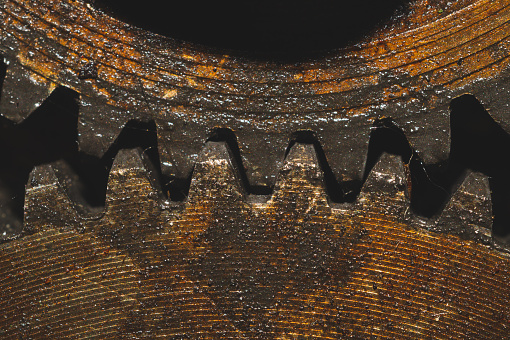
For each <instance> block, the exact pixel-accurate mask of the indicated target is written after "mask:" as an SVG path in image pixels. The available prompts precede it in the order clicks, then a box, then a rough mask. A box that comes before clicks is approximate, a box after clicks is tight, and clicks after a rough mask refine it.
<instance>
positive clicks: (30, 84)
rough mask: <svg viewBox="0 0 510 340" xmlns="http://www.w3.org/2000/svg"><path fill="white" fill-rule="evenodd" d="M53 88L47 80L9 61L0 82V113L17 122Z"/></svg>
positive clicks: (31, 110)
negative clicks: (0, 88) (0, 87)
mask: <svg viewBox="0 0 510 340" xmlns="http://www.w3.org/2000/svg"><path fill="white" fill-rule="evenodd" d="M54 88H55V86H54V84H52V83H51V82H50V81H49V80H47V79H45V78H43V77H41V76H39V75H38V74H35V73H33V72H31V71H29V70H28V69H26V68H25V67H23V66H22V65H21V64H20V63H19V62H17V61H11V62H9V65H8V66H7V69H6V71H5V77H4V79H3V83H2V93H1V97H0V114H2V115H3V116H4V117H6V118H8V119H10V120H12V121H14V122H16V123H19V122H21V121H23V120H24V119H25V118H27V117H28V116H29V115H30V114H31V113H32V112H33V111H34V110H35V109H37V108H38V107H39V106H40V105H41V104H42V103H43V102H44V101H45V99H46V98H48V96H49V95H50V94H51V92H52V91H53V89H54Z"/></svg>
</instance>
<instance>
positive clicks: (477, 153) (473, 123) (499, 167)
mask: <svg viewBox="0 0 510 340" xmlns="http://www.w3.org/2000/svg"><path fill="white" fill-rule="evenodd" d="M450 110H451V115H450V124H451V134H452V143H451V154H450V162H449V164H448V167H447V170H446V176H445V178H446V180H447V181H449V180H451V178H452V177H455V176H457V175H458V173H459V172H461V171H462V170H463V169H466V168H468V169H472V170H474V171H478V172H481V173H483V174H485V175H486V176H489V182H490V186H491V191H492V207H493V215H494V225H493V234H494V235H495V236H497V237H500V238H508V237H509V236H510V176H509V174H510V162H509V160H508V152H509V150H510V135H508V133H506V132H505V130H503V128H502V127H501V126H499V124H498V123H496V122H495V121H494V120H493V119H492V117H491V116H490V115H489V113H488V112H487V111H486V110H485V109H484V107H483V106H482V104H481V103H480V102H479V101H478V100H477V99H476V98H475V97H474V96H473V95H463V96H461V97H458V98H456V99H454V100H453V101H452V103H451V105H450Z"/></svg>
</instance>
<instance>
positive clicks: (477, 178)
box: [436, 171, 492, 240]
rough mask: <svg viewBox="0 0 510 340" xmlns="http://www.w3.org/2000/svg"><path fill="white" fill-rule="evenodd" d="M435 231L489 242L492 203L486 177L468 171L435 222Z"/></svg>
mask: <svg viewBox="0 0 510 340" xmlns="http://www.w3.org/2000/svg"><path fill="white" fill-rule="evenodd" d="M436 229H437V230H439V231H442V232H448V233H452V234H456V235H460V236H462V237H466V238H477V239H484V240H490V239H491V237H492V236H491V230H492V201H491V191H490V186H489V180H488V178H487V176H485V175H483V174H481V173H478V172H471V171H469V172H468V173H467V174H466V177H465V178H464V180H463V182H462V184H461V185H460V187H459V188H458V189H457V191H456V192H455V193H454V194H453V195H452V197H451V198H450V201H449V202H448V203H447V205H446V207H445V208H444V210H443V212H442V213H441V214H440V215H439V217H438V219H437V222H436Z"/></svg>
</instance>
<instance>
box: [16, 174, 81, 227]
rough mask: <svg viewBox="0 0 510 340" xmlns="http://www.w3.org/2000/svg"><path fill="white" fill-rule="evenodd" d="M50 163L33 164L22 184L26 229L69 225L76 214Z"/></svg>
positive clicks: (76, 221) (77, 216) (76, 219)
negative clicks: (27, 177)
mask: <svg viewBox="0 0 510 340" xmlns="http://www.w3.org/2000/svg"><path fill="white" fill-rule="evenodd" d="M54 166H58V164H54V165H51V164H45V165H39V166H36V167H35V168H34V169H33V170H32V172H31V173H30V176H29V179H28V183H27V185H26V187H25V204H24V217H23V219H24V224H25V228H27V230H30V231H39V230H41V229H42V228H43V227H47V226H51V227H53V228H62V227H69V226H71V225H73V224H76V223H78V221H79V220H80V217H79V215H78V213H77V211H76V210H75V207H74V204H73V202H72V201H71V200H70V199H69V196H68V195H67V192H66V190H65V188H64V186H63V185H62V183H61V182H60V181H59V179H58V177H57V175H56V174H55V170H54V168H53V167H54Z"/></svg>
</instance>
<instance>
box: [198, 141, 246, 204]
mask: <svg viewBox="0 0 510 340" xmlns="http://www.w3.org/2000/svg"><path fill="white" fill-rule="evenodd" d="M244 196H245V193H244V190H243V187H242V184H241V179H240V176H239V172H238V169H237V168H236V166H235V163H234V162H233V157H232V156H231V154H230V150H229V149H228V146H227V144H226V143H225V142H207V143H206V145H205V148H204V149H203V150H202V152H201V153H200V155H199V156H198V160H197V163H196V164H195V169H194V170H193V177H192V179H191V185H190V190H189V196H188V200H189V201H191V202H200V201H201V200H209V201H212V200H214V201H229V202H230V201H231V202H236V201H239V200H241V199H243V198H244Z"/></svg>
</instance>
